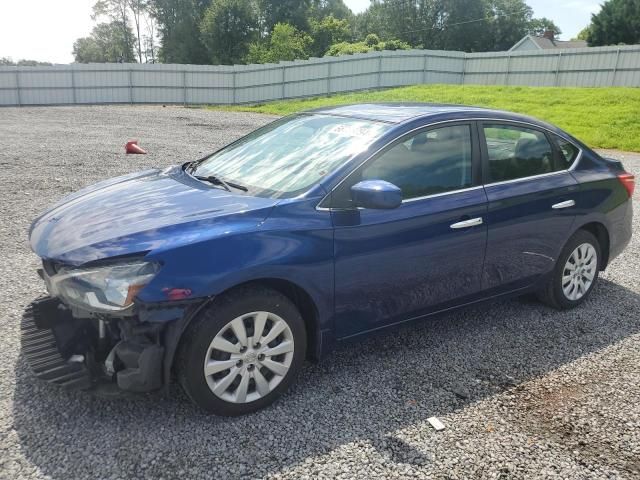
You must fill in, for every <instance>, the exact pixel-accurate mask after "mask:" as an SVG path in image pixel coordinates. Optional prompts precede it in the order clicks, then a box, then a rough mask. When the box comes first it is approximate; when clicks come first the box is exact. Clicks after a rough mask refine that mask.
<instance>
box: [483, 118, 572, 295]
mask: <svg viewBox="0 0 640 480" xmlns="http://www.w3.org/2000/svg"><path fill="white" fill-rule="evenodd" d="M479 126H480V128H479V131H480V144H481V148H482V150H483V176H484V182H485V191H486V194H487V199H488V202H489V203H488V212H487V225H488V237H487V254H486V257H485V268H484V272H483V289H484V290H491V291H494V292H495V293H502V292H506V291H511V290H516V289H519V288H523V287H526V286H528V285H530V284H532V283H533V282H535V281H536V280H537V279H539V278H540V277H541V275H544V274H545V273H548V272H550V271H551V270H552V269H553V266H554V263H555V260H556V258H557V256H558V254H559V253H560V250H561V249H562V247H563V245H564V243H565V242H566V240H567V239H568V237H569V235H570V233H571V229H572V225H573V222H574V220H575V210H574V205H575V195H576V194H577V190H578V186H577V182H576V180H575V179H574V178H573V176H572V175H571V173H570V172H569V170H568V168H569V166H570V164H571V163H572V161H573V160H575V158H573V159H572V158H569V159H564V158H563V157H562V155H563V153H562V152H561V151H560V149H559V148H558V146H557V145H556V143H555V139H554V138H552V136H551V135H549V134H548V133H547V132H545V131H543V130H541V129H538V128H536V127H534V126H530V125H528V124H518V123H504V122H493V121H492V122H481V123H480V125H479ZM568 154H571V153H570V152H569V153H568ZM574 154H575V155H577V154H578V152H577V151H576V152H574Z"/></svg>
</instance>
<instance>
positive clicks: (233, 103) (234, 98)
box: [231, 65, 238, 105]
mask: <svg viewBox="0 0 640 480" xmlns="http://www.w3.org/2000/svg"><path fill="white" fill-rule="evenodd" d="M231 90H232V92H233V97H232V101H231V104H232V105H235V104H236V102H237V101H238V100H237V98H236V66H235V65H234V66H233V71H232V72H231Z"/></svg>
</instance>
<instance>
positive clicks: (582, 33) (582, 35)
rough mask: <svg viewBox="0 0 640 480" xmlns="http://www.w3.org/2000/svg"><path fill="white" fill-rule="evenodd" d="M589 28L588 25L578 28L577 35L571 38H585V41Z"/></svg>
mask: <svg viewBox="0 0 640 480" xmlns="http://www.w3.org/2000/svg"><path fill="white" fill-rule="evenodd" d="M590 31H591V30H590V29H589V27H584V28H583V29H582V30H580V31H579V32H578V35H576V37H575V38H573V39H572V40H585V41H587V40H588V39H589V32H590Z"/></svg>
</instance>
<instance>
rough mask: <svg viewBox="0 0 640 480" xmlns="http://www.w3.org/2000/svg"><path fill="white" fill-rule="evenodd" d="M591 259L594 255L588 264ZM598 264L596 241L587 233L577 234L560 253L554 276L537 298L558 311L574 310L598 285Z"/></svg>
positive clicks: (599, 256) (582, 231) (598, 249)
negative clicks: (572, 268) (573, 267)
mask: <svg viewBox="0 0 640 480" xmlns="http://www.w3.org/2000/svg"><path fill="white" fill-rule="evenodd" d="M578 249H580V251H578ZM575 252H577V253H575ZM585 252H586V253H585ZM574 255H578V257H580V255H583V257H582V258H577V257H575V256H574ZM592 255H595V259H591V260H589V259H590V258H592ZM572 256H573V258H572ZM570 259H571V261H570ZM576 260H578V261H576ZM601 261H602V254H601V250H600V244H599V243H598V240H597V239H596V237H595V236H593V235H592V234H591V233H589V232H587V231H586V230H578V231H577V232H576V233H574V234H573V236H572V237H571V238H570V239H569V240H568V241H567V243H566V245H565V246H564V248H563V249H562V252H561V253H560V256H559V257H558V261H557V262H556V266H555V268H554V270H553V275H552V277H551V278H550V279H549V280H548V282H547V284H546V285H545V286H544V288H542V289H541V290H540V291H539V292H538V298H539V299H540V301H542V302H543V303H545V304H547V305H549V306H550V307H554V308H556V309H558V310H568V309H571V308H575V307H577V306H578V305H580V304H581V303H582V302H584V301H585V300H586V299H587V297H588V296H589V295H590V294H591V291H592V290H593V287H594V286H595V284H596V282H597V281H598V273H599V271H600V265H601ZM570 264H571V265H575V266H576V269H577V270H578V271H577V272H576V269H574V270H571V267H570V266H569V265H570ZM580 269H582V270H580ZM580 271H582V274H580ZM573 272H576V273H573ZM563 278H564V281H563ZM571 278H573V279H572V280H569V279H571Z"/></svg>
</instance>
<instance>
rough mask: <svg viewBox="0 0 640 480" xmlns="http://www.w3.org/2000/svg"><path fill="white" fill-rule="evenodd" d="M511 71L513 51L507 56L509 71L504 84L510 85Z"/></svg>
mask: <svg viewBox="0 0 640 480" xmlns="http://www.w3.org/2000/svg"><path fill="white" fill-rule="evenodd" d="M510 71H511V52H509V56H508V57H507V71H506V75H505V78H504V84H505V85H506V86H509V72H510Z"/></svg>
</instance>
